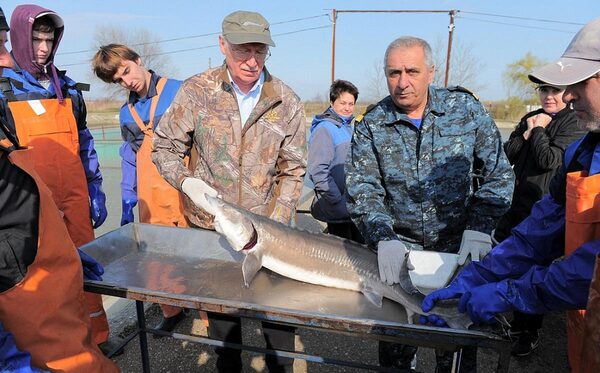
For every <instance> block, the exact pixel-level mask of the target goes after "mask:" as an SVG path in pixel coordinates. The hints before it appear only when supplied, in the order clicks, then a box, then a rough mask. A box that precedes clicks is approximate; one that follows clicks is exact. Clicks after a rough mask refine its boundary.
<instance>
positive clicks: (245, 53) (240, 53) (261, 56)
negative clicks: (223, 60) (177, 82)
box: [230, 48, 271, 62]
mask: <svg viewBox="0 0 600 373" xmlns="http://www.w3.org/2000/svg"><path fill="white" fill-rule="evenodd" d="M230 50H231V54H233V57H235V59H236V60H238V61H248V60H249V59H251V58H252V57H254V59H255V60H256V61H260V62H264V61H266V60H267V59H269V57H271V51H270V50H268V49H267V50H266V51H264V52H260V51H257V52H252V51H251V50H248V49H236V48H230Z"/></svg>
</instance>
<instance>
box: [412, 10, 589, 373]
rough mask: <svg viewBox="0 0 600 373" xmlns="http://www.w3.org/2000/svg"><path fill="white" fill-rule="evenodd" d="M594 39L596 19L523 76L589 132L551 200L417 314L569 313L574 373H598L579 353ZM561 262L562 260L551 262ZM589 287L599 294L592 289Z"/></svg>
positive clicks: (570, 156)
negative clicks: (453, 308) (557, 97)
mask: <svg viewBox="0 0 600 373" xmlns="http://www.w3.org/2000/svg"><path fill="white" fill-rule="evenodd" d="M598 35H600V18H596V19H595V20H593V21H591V22H590V23H588V24H587V25H585V26H584V27H583V28H582V29H581V30H580V31H579V32H578V33H577V35H575V37H574V38H573V40H572V41H571V44H569V46H568V47H567V49H566V50H565V52H564V53H563V55H562V57H561V58H560V59H559V60H558V61H557V62H555V63H553V64H549V65H546V66H543V67H541V68H539V69H537V70H535V71H534V72H533V73H531V74H530V76H529V78H530V79H531V80H532V81H533V82H536V83H540V82H545V83H547V84H552V85H561V86H567V88H566V90H565V92H564V94H563V100H564V101H565V102H567V103H568V104H571V105H573V109H574V110H575V114H576V115H577V119H578V121H579V125H580V126H581V128H583V129H584V130H586V131H587V134H586V135H585V136H584V137H582V138H580V139H579V140H577V141H575V142H574V143H573V144H572V145H571V146H569V147H568V148H567V150H566V151H565V158H564V162H563V166H562V167H561V169H560V170H559V171H558V172H557V174H556V176H555V177H554V179H552V182H551V184H550V193H549V194H548V195H546V196H544V198H543V199H542V200H541V201H539V202H537V203H536V204H535V205H534V206H533V209H532V211H531V215H530V216H529V217H527V218H526V219H525V220H524V221H523V222H522V223H521V224H519V225H517V227H516V228H514V229H513V231H512V234H511V236H509V237H508V238H507V239H506V240H504V241H502V242H501V243H500V244H499V245H498V246H496V247H495V248H494V249H493V250H492V251H491V252H490V254H488V255H487V256H486V257H485V258H483V260H482V261H481V262H473V263H471V264H470V265H469V266H467V267H465V268H464V269H463V270H462V272H461V273H460V275H459V276H458V277H457V278H456V279H455V280H454V281H453V282H452V283H451V284H450V285H449V286H448V287H446V288H444V289H440V290H437V291H434V292H433V293H431V294H429V295H428V296H427V297H425V300H424V301H423V311H426V312H427V311H429V310H431V309H432V307H433V305H434V304H435V302H436V301H438V300H441V299H451V298H460V301H459V303H458V309H459V310H460V311H461V312H468V313H469V315H470V317H471V319H472V320H473V321H475V322H477V323H490V322H493V320H494V316H495V315H496V314H497V313H502V312H507V311H515V310H516V311H519V312H523V313H529V314H531V313H537V314H542V313H545V312H548V311H552V310H561V309H563V310H568V311H567V342H568V355H569V365H570V367H571V371H572V372H592V371H593V372H597V370H594V369H595V368H594V366H593V364H587V361H588V360H587V359H588V358H589V354H585V353H584V351H588V350H584V349H583V345H584V339H585V338H586V337H585V336H586V335H588V336H589V333H588V334H586V333H584V329H585V328H584V326H585V324H586V322H585V321H586V314H585V311H584V310H583V309H585V308H586V304H587V301H588V294H589V293H590V291H589V289H590V282H591V280H592V275H593V272H594V264H595V262H596V257H597V255H598V254H599V253H600V40H599V39H598ZM562 256H564V258H562V260H557V259H559V258H560V257H562ZM595 286H596V287H595V289H596V291H597V289H598V285H597V284H596V285H595ZM599 306H600V302H598V301H597V300H596V301H595V302H594V301H592V302H591V303H590V304H589V305H588V310H590V311H591V314H592V315H597V313H598V312H599V311H600V310H599V309H598V307H599ZM596 317H598V316H596ZM430 321H435V320H430ZM589 321H590V323H592V320H591V319H590V320H589ZM597 333H598V330H595V332H594V333H593V334H596V335H591V336H589V338H596V339H597V338H598V337H597ZM591 341H593V339H591ZM586 342H587V341H586ZM582 356H583V357H584V358H583V359H582ZM596 360H597V359H596ZM596 367H597V365H596Z"/></svg>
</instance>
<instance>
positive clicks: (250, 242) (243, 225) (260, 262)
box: [206, 196, 472, 329]
mask: <svg viewBox="0 0 600 373" xmlns="http://www.w3.org/2000/svg"><path fill="white" fill-rule="evenodd" d="M206 198H207V199H208V201H209V203H210V204H211V206H212V208H213V211H211V212H212V213H213V214H214V215H215V229H216V230H217V232H219V233H220V234H222V235H223V236H225V238H226V239H227V241H228V242H229V244H230V245H231V246H232V247H233V249H234V250H236V251H242V252H243V253H244V254H246V257H245V259H244V262H243V263H242V272H243V276H244V282H245V285H246V286H249V284H250V283H251V282H252V279H253V278H254V276H255V275H256V273H257V272H258V271H259V270H260V268H261V267H265V268H268V269H270V270H271V271H273V272H276V273H278V274H280V275H282V276H285V277H289V278H292V279H294V280H298V281H303V282H308V283H311V284H316V285H322V286H329V287H334V288H339V289H347V290H354V291H359V292H361V293H363V294H364V295H365V296H366V297H367V299H368V300H369V301H371V302H372V303H373V304H375V305H376V306H378V307H381V304H382V298H383V297H385V298H388V299H391V300H393V301H394V302H397V303H399V304H401V305H402V306H404V308H405V309H406V313H407V315H408V322H409V323H413V318H414V315H415V314H420V315H429V313H424V312H423V311H422V310H421V303H422V302H423V297H424V296H423V295H422V294H421V293H419V292H418V291H416V289H414V287H413V286H412V282H411V281H410V277H409V276H408V270H407V268H406V266H404V268H403V269H402V273H401V279H402V282H403V284H402V286H400V285H393V286H389V285H387V284H385V283H383V282H381V280H380V277H379V269H378V266H377V254H375V253H374V252H372V251H371V250H370V249H368V248H367V247H366V246H364V245H360V244H358V243H355V242H353V241H350V240H346V239H342V238H339V237H335V236H331V235H326V234H314V233H309V232H306V231H303V230H300V229H295V228H292V227H289V226H286V225H284V224H281V223H278V222H275V221H273V220H271V219H269V218H266V217H264V216H260V215H257V214H254V213H252V212H250V211H247V210H245V209H243V208H240V207H237V206H234V205H232V204H230V203H227V202H225V201H223V200H221V199H219V198H213V197H210V196H206ZM404 289H407V290H409V291H406V290H404ZM456 304H457V302H456V301H445V302H438V303H437V305H436V307H435V308H434V309H433V310H431V312H430V313H432V314H435V315H438V316H440V317H442V318H443V319H444V320H445V321H446V323H447V324H448V325H449V326H450V327H452V328H457V329H467V328H468V327H469V326H470V325H471V324H472V322H471V320H470V319H469V317H468V316H467V315H466V314H463V313H460V312H458V310H457V307H456Z"/></svg>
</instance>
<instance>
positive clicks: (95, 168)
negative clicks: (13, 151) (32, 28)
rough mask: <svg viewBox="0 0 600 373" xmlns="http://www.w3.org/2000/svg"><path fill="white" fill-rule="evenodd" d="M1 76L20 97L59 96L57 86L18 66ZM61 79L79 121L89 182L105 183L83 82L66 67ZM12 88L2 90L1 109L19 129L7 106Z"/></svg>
mask: <svg viewBox="0 0 600 373" xmlns="http://www.w3.org/2000/svg"><path fill="white" fill-rule="evenodd" d="M2 78H6V79H7V80H8V81H10V82H11V88H12V94H14V96H15V97H14V98H15V99H16V100H17V101H25V100H36V99H51V98H56V93H55V91H54V87H53V86H52V85H50V86H49V87H48V89H46V88H44V87H43V86H42V85H41V84H40V83H39V82H38V81H37V79H35V78H34V77H33V76H32V75H31V74H29V73H28V72H27V71H25V70H21V69H20V68H18V67H15V69H14V70H13V69H7V68H4V69H3V72H2ZM59 82H60V85H61V87H62V91H63V92H62V93H63V97H68V98H71V101H72V106H73V115H74V117H75V121H76V122H77V129H78V136H79V157H80V158H81V163H82V164H83V169H84V171H85V176H86V179H87V183H88V186H89V185H90V184H94V185H96V186H97V188H99V187H100V186H101V185H102V173H101V172H100V163H99V162H98V155H97V154H96V149H95V148H94V138H93V137H92V134H91V132H90V130H89V129H88V128H87V119H86V117H87V109H86V107H85V102H84V100H83V94H82V93H81V89H80V85H79V84H78V83H76V82H75V81H74V80H73V79H71V78H69V77H68V76H67V75H66V74H65V72H64V71H61V72H59ZM10 93H11V92H8V91H2V90H0V99H1V100H2V102H3V103H2V110H3V111H4V113H5V114H6V117H7V119H8V123H9V127H11V128H10V131H11V132H13V133H16V131H15V125H14V120H13V118H12V114H11V113H10V110H8V105H7V104H6V102H7V101H8V97H7V96H8V95H10Z"/></svg>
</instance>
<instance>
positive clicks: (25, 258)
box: [0, 232, 37, 292]
mask: <svg viewBox="0 0 600 373" xmlns="http://www.w3.org/2000/svg"><path fill="white" fill-rule="evenodd" d="M30 244H31V240H28V239H27V238H25V237H23V236H21V235H20V234H16V233H14V232H13V233H8V234H5V235H3V236H2V237H1V238H0V292H4V291H6V290H8V289H10V288H12V287H13V286H15V285H16V284H18V283H19V282H21V281H22V280H23V279H24V278H25V275H26V274H27V267H28V266H29V265H30V264H31V263H32V262H33V260H34V258H35V254H36V252H37V249H36V250H33V252H32V250H31V247H30Z"/></svg>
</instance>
